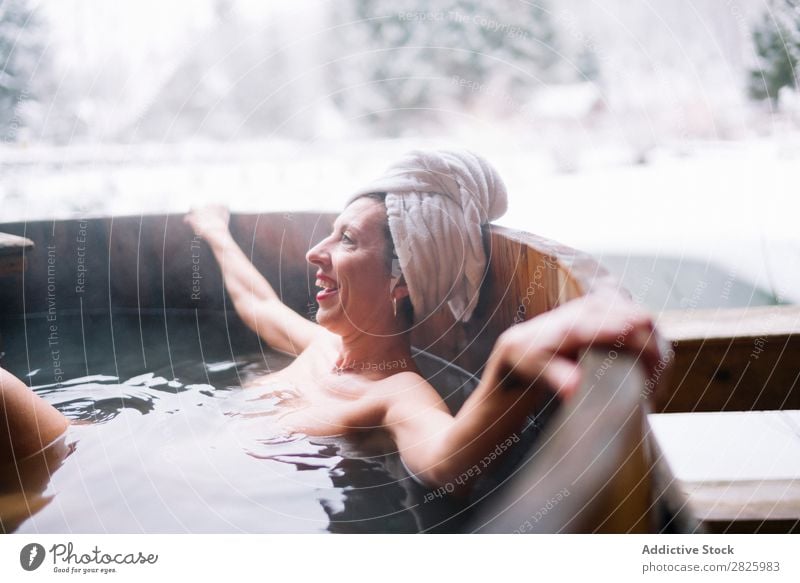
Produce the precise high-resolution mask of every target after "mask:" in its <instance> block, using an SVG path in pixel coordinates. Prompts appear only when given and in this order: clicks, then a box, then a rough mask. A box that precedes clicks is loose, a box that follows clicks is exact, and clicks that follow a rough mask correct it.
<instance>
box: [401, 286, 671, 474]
mask: <svg viewBox="0 0 800 583" xmlns="http://www.w3.org/2000/svg"><path fill="white" fill-rule="evenodd" d="M620 343H621V344H620ZM597 345H599V346H612V345H614V346H615V347H616V349H617V350H626V351H628V352H629V353H631V354H633V355H638V356H639V357H640V358H641V359H642V360H643V362H644V364H645V366H646V367H647V368H648V369H649V370H653V369H655V367H656V366H657V364H658V360H659V358H660V353H659V348H658V346H657V336H656V332H655V329H654V327H653V323H652V320H651V318H650V316H649V315H647V314H646V313H645V312H643V311H642V310H640V309H639V308H638V307H637V306H635V305H634V304H633V303H632V302H630V301H629V300H627V299H625V298H623V297H622V296H618V295H616V294H603V295H589V296H585V297H583V298H579V299H576V300H573V301H571V302H568V303H566V304H564V305H563V306H561V307H559V308H556V309H554V310H552V311H550V312H547V313H545V314H542V315H541V316H538V317H536V318H534V319H532V320H529V321H527V322H524V323H522V324H518V325H516V326H513V327H511V328H509V329H508V330H507V331H506V332H504V333H503V334H502V335H501V337H500V338H499V339H498V341H497V343H496V344H495V347H494V349H493V351H492V353H491V355H490V357H489V359H488V361H487V365H486V368H485V369H484V374H483V376H482V378H481V382H480V383H479V385H478V387H477V388H476V389H475V391H474V392H473V393H472V394H471V395H470V397H469V398H468V399H467V401H466V402H465V403H464V405H463V407H462V408H461V410H460V411H459V412H458V414H457V415H456V416H455V417H452V416H450V415H449V414H446V413H443V412H442V411H441V409H440V408H434V407H431V406H427V407H425V408H424V410H420V409H417V410H416V411H415V410H414V408H415V407H418V403H415V404H411V403H408V401H409V400H405V402H404V401H403V400H398V403H397V404H396V405H395V406H394V407H392V408H394V409H395V410H394V411H392V410H391V409H392V408H390V409H389V411H388V413H387V427H388V428H389V430H390V431H392V433H393V434H394V437H395V440H396V443H397V444H398V448H399V450H400V452H401V455H402V456H403V459H404V461H405V463H406V466H408V468H409V469H410V470H411V471H412V472H414V473H415V474H416V475H417V476H418V477H420V478H422V479H423V480H424V481H426V482H427V483H429V484H430V485H432V486H441V485H444V484H447V483H452V481H453V480H454V479H455V478H456V477H458V476H459V475H461V474H462V473H463V472H464V471H466V470H468V469H469V468H471V467H473V466H474V465H475V464H477V463H478V462H479V461H480V460H481V459H483V458H484V457H485V456H486V455H487V454H488V453H490V452H491V451H493V450H494V449H495V448H496V446H497V445H499V444H500V443H502V442H504V441H505V440H506V439H508V438H509V437H510V436H512V435H513V434H514V432H516V431H519V430H520V428H521V427H522V425H523V423H524V421H525V419H526V417H527V416H528V415H529V414H530V413H531V411H532V410H533V409H534V407H535V406H536V405H537V404H538V403H539V402H540V400H541V399H542V398H543V395H545V394H546V393H547V392H548V391H552V392H555V393H556V394H557V395H558V396H559V397H561V398H569V397H570V396H572V394H574V393H575V391H576V390H577V389H578V387H579V386H580V382H581V371H580V367H579V365H578V359H579V353H580V351H581V350H583V349H585V348H588V347H589V346H597Z"/></svg>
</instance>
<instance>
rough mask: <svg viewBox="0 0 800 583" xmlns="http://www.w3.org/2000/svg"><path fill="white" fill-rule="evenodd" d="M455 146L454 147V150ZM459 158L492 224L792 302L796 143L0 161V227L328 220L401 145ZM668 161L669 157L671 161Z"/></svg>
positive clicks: (139, 152) (242, 149)
mask: <svg viewBox="0 0 800 583" xmlns="http://www.w3.org/2000/svg"><path fill="white" fill-rule="evenodd" d="M456 142H457V143H456ZM455 145H461V146H466V147H471V148H473V149H474V150H476V151H478V152H480V153H482V154H483V155H485V156H486V157H487V158H488V159H489V160H491V161H492V162H493V163H494V164H495V165H496V166H497V167H498V169H499V170H500V173H501V175H502V176H503V177H504V179H505V181H506V183H507V185H508V189H509V193H510V194H509V197H510V198H509V211H508V213H507V214H506V215H505V216H504V217H503V218H502V219H500V220H499V221H497V222H498V223H499V224H501V225H504V226H508V227H514V228H518V229H523V230H526V231H530V232H533V233H537V234H539V235H543V236H546V237H549V238H552V239H555V240H558V241H561V242H563V243H566V244H568V245H571V246H573V247H576V248H579V249H582V250H585V251H588V252H591V253H603V252H610V253H616V254H623V255H624V254H632V255H653V256H672V257H677V258H682V257H683V258H687V259H688V258H692V259H697V260H700V261H703V262H709V263H710V262H714V263H717V264H719V265H720V266H721V268H722V269H723V270H726V271H735V272H736V273H737V275H738V276H739V277H744V278H746V279H749V280H751V281H753V282H754V283H756V284H757V285H758V286H760V287H762V288H764V289H767V290H773V291H774V292H777V293H778V294H779V295H780V296H781V297H783V298H784V299H785V300H786V301H792V302H800V237H798V235H797V223H798V218H800V212H799V211H800V197H799V196H798V195H800V193H799V192H798V189H797V184H798V178H800V172H798V168H800V165H798V161H799V160H800V140H799V139H798V138H797V137H794V138H783V139H781V140H776V139H769V140H766V139H765V140H757V139H751V140H748V141H741V142H726V143H714V142H697V143H692V144H689V145H688V146H687V144H682V145H681V148H680V149H679V150H678V149H677V148H673V149H668V148H662V149H660V150H654V151H652V152H651V153H650V155H649V158H648V162H647V163H646V164H639V165H636V164H632V163H631V162H630V160H629V159H628V157H626V155H625V152H624V151H623V150H618V149H617V150H615V149H614V148H613V147H610V146H609V147H606V146H607V145H601V144H594V145H592V146H591V147H590V148H586V149H584V151H582V152H576V153H574V155H575V157H576V159H578V160H579V162H578V163H577V167H578V171H576V172H573V173H563V172H559V168H560V165H559V163H558V160H554V157H553V154H552V153H551V152H549V151H547V150H546V149H544V148H541V149H534V148H532V147H531V148H527V149H523V148H520V147H519V143H508V141H507V140H504V139H503V137H502V136H501V135H497V136H495V137H491V136H488V137H487V135H483V136H482V137H481V138H480V139H478V138H475V139H472V138H470V137H469V136H460V137H459V138H451V139H448V140H436V139H427V140H419V139H414V140H387V141H367V140H365V141H348V142H346V143H345V142H333V143H330V142H329V143H326V142H314V143H301V142H291V141H286V142H281V141H271V142H253V143H234V144H219V143H193V144H180V145H150V146H148V145H137V146H130V147H128V146H97V147H91V146H79V145H74V146H69V147H65V148H57V147H39V148H27V149H11V148H6V149H3V150H0V176H2V179H1V180H0V201H2V204H1V206H0V222H11V221H20V220H37V219H55V218H67V217H78V216H102V215H114V216H118V215H131V214H141V213H144V214H153V213H162V212H172V213H182V212H185V211H187V210H188V209H189V208H190V207H191V206H196V205H201V204H206V203H211V202H221V203H224V204H227V205H228V206H230V207H231V209H232V210H234V211H247V212H269V211H292V210H294V211H302V210H324V211H338V210H339V209H341V207H342V204H343V202H344V200H345V198H346V196H347V194H348V193H349V192H350V191H352V190H353V189H354V188H355V187H356V186H358V185H360V184H362V183H364V182H365V181H367V180H369V179H370V178H372V177H374V176H376V175H377V174H378V173H380V172H381V170H382V169H383V168H384V167H385V166H386V165H387V164H388V163H390V162H391V161H392V160H393V159H394V158H395V157H397V156H398V155H400V154H401V153H403V152H405V151H406V150H408V149H410V148H415V147H434V146H455ZM676 152H679V153H676Z"/></svg>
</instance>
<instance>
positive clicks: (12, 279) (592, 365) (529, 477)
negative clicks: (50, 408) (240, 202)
mask: <svg viewBox="0 0 800 583" xmlns="http://www.w3.org/2000/svg"><path fill="white" fill-rule="evenodd" d="M333 219H334V215H332V214H319V213H289V214H285V213H275V214H260V215H254V214H238V215H233V216H232V217H231V231H232V233H233V235H234V238H235V239H236V240H237V242H238V243H239V244H240V246H241V247H242V249H243V250H244V251H245V253H246V254H247V255H248V256H249V257H250V258H251V260H252V261H253V263H254V264H255V265H256V267H257V268H258V269H259V270H260V271H261V272H262V273H263V274H264V275H265V276H266V277H267V278H268V279H269V281H270V282H271V283H272V285H273V287H274V288H275V290H276V291H277V293H278V294H279V295H280V296H281V297H282V299H283V301H284V302H285V303H286V304H288V305H289V306H290V307H292V308H293V309H295V310H296V311H297V312H299V313H300V314H303V315H305V316H306V317H309V318H313V313H314V305H315V303H314V299H313V294H314V286H313V282H314V278H313V271H312V270H311V269H310V266H309V265H308V264H307V263H306V261H305V253H306V251H307V250H308V249H309V247H310V246H311V245H312V244H313V243H315V242H316V241H318V240H319V239H321V238H322V237H323V236H325V235H327V234H328V233H329V232H330V228H331V225H332V222H333ZM0 231H2V232H5V233H9V234H12V235H18V236H21V237H25V238H27V239H30V240H31V241H33V242H34V243H35V247H33V248H32V249H31V248H20V251H19V254H20V255H21V256H22V255H24V257H16V258H9V259H8V261H7V264H8V265H9V267H8V268H7V269H5V270H2V269H0V278H1V279H2V285H0V341H2V342H3V345H2V347H0V351H3V352H4V353H5V357H4V360H3V366H5V367H7V368H9V369H10V370H11V372H13V373H15V374H17V375H18V376H20V377H21V378H25V376H26V374H27V373H28V372H29V370H28V369H29V368H31V364H30V362H31V358H32V355H33V357H34V358H35V356H36V354H37V353H39V352H46V351H48V350H51V348H52V347H48V346H47V344H46V339H47V334H44V335H43V336H42V334H39V337H40V338H42V340H40V341H39V343H38V344H35V343H31V342H29V339H30V338H32V336H30V338H29V335H30V330H31V329H33V328H34V327H36V326H39V327H40V328H41V327H43V326H47V321H48V316H50V315H53V317H54V318H62V317H64V318H66V317H69V318H72V320H70V321H73V322H79V323H80V325H79V326H78V325H75V326H71V328H70V330H65V329H63V326H62V329H61V330H60V331H59V334H60V336H59V338H58V342H59V350H60V351H61V352H60V354H59V358H60V359H62V360H64V361H70V360H71V361H77V362H83V361H85V362H86V369H87V371H89V369H90V362H91V360H92V355H91V354H90V352H91V351H87V350H86V338H87V337H88V336H92V335H98V334H101V332H102V331H101V330H96V329H95V328H97V327H100V325H99V324H95V322H99V321H100V320H99V318H100V317H101V316H102V317H103V318H106V317H108V316H109V315H111V316H112V319H113V317H115V315H117V314H127V316H128V317H132V318H134V320H135V318H136V317H137V316H138V317H139V319H140V322H141V315H142V314H147V315H148V317H155V318H158V319H159V320H158V321H159V322H162V321H163V331H162V332H163V335H164V336H165V337H166V339H167V346H168V347H169V348H170V349H171V350H179V349H180V348H181V345H182V344H186V343H189V344H192V345H194V344H196V343H197V339H196V338H190V339H187V338H185V337H184V338H179V337H174V336H173V335H172V332H171V331H170V322H171V318H173V317H176V316H175V315H176V314H179V315H180V314H182V315H183V316H182V317H185V316H186V315H187V314H188V315H189V317H191V318H195V319H196V320H197V337H198V338H201V339H205V338H208V339H211V340H213V341H214V342H216V343H217V344H218V345H219V347H220V350H222V351H225V352H228V353H229V354H230V356H231V358H233V359H235V358H236V355H237V354H238V353H239V351H241V350H244V349H249V350H253V349H257V348H258V347H259V346H261V344H260V342H259V341H258V339H257V338H256V337H255V335H254V334H253V333H252V332H250V331H249V330H248V329H246V328H245V326H244V325H243V324H242V323H241V322H240V321H239V319H238V317H237V316H236V314H235V313H234V312H233V311H232V309H231V305H230V303H229V302H227V301H226V297H225V293H224V288H223V284H222V280H221V277H220V272H219V269H218V267H217V264H216V262H215V260H214V258H213V257H212V255H211V252H210V250H209V249H208V247H206V245H205V243H204V242H203V241H202V240H200V239H199V238H197V237H195V236H194V235H193V233H192V231H191V230H190V228H189V227H188V226H187V225H185V224H184V223H183V220H182V216H178V215H152V216H142V217H114V218H92V219H85V220H79V219H76V220H60V221H37V222H28V223H7V224H4V225H0ZM485 246H486V250H487V256H488V258H489V268H488V271H487V277H486V279H485V281H484V284H483V287H482V292H481V298H480V302H479V304H478V307H477V309H476V312H475V315H474V317H473V319H472V320H471V321H470V322H469V323H467V324H462V323H457V322H455V321H454V320H453V318H452V316H451V315H450V314H449V312H446V311H441V312H440V313H437V314H435V315H434V316H433V317H431V318H430V319H428V320H427V321H426V322H425V323H424V325H422V326H420V327H418V328H417V329H416V330H415V332H414V335H413V344H414V346H415V347H416V348H417V349H418V350H420V351H421V353H420V356H419V358H420V359H422V360H424V359H425V358H428V357H429V360H428V361H426V362H428V363H429V364H428V365H426V366H427V367H428V368H427V370H432V371H433V372H432V374H433V375H434V376H436V375H441V376H440V378H438V379H436V380H434V379H432V380H431V382H432V384H434V386H436V387H437V389H438V390H440V392H442V394H443V396H445V397H446V399H447V402H448V404H449V405H450V407H451V408H453V409H457V408H458V406H460V403H461V402H463V399H464V398H465V397H466V395H467V394H468V392H469V390H471V389H472V388H474V382H472V383H469V382H460V383H456V385H455V387H454V386H453V384H452V382H451V381H450V380H448V379H449V376H448V375H450V376H452V377H453V378H455V377H456V376H458V377H459V378H461V379H462V381H463V379H464V378H472V379H473V380H474V379H475V377H474V376H472V377H471V375H480V373H481V370H482V367H483V365H484V363H485V362H486V358H487V355H488V354H489V352H490V350H491V348H492V346H493V344H494V342H495V340H496V339H497V337H498V335H499V334H500V333H501V332H502V331H503V330H505V329H506V328H508V327H509V326H511V325H513V324H514V323H516V322H519V321H521V320H524V319H529V318H532V317H534V316H536V315H537V314H540V313H542V312H544V311H547V310H550V309H552V308H554V307H556V306H558V305H560V304H562V303H563V302H565V301H568V300H570V299H573V298H575V297H578V296H580V295H583V294H586V293H589V292H591V291H593V290H596V289H599V288H601V287H613V288H617V286H618V284H617V283H616V281H615V280H614V279H613V278H612V277H611V276H610V275H609V274H608V273H607V272H606V271H605V270H604V269H603V268H602V267H601V266H600V265H598V264H597V263H596V262H595V261H594V260H593V259H592V258H591V257H589V256H587V255H585V254H583V253H581V252H578V251H576V250H574V249H570V248H568V247H565V246H563V245H560V244H557V243H554V242H552V241H549V240H546V239H543V238H541V237H537V236H535V235H532V234H529V233H524V232H519V231H513V230H509V229H505V228H500V227H496V226H491V227H489V228H487V229H486V231H485ZM9 257H10V256H9ZM23 258H24V262H22V261H20V260H21V259H23ZM23 263H24V266H25V269H22V266H23ZM15 266H16V267H15ZM199 315H214V318H213V321H214V322H216V324H215V325H212V324H209V323H208V322H209V321H210V320H208V319H202V318H200V317H199ZM37 318H38V319H37ZM62 321H64V320H62ZM103 321H105V320H103ZM103 326H105V324H103ZM44 331H45V332H46V329H44ZM20 334H23V335H24V336H23V337H22V338H21V337H20ZM139 336H141V338H140V337H139ZM145 336H146V334H145V333H144V332H143V331H142V330H141V326H140V330H137V329H136V327H135V326H134V327H132V328H130V329H128V330H126V332H125V333H124V334H118V335H116V336H112V337H111V338H110V340H108V339H104V338H105V337H104V336H103V337H101V338H100V339H99V340H97V341H96V343H99V344H100V345H108V344H109V343H110V344H111V346H110V348H109V349H110V350H111V351H112V352H113V354H114V356H115V358H116V356H117V355H118V354H121V353H123V352H125V351H130V350H134V351H136V350H141V352H142V356H146V355H145V352H146V350H147V342H146V339H145ZM211 340H209V342H210V341H211ZM201 344H202V343H201ZM140 345H141V346H140ZM200 348H201V349H202V348H203V346H202V345H201V347H200ZM51 352H52V351H51ZM606 356H607V355H606V354H604V353H603V351H596V352H595V351H590V352H589V353H588V354H587V357H586V358H585V363H584V364H585V367H586V374H585V382H584V386H583V388H582V389H581V392H580V393H579V394H578V395H577V396H576V398H575V399H573V400H572V401H571V402H570V403H569V404H567V405H566V406H563V407H561V408H560V409H559V410H558V411H556V412H555V413H554V414H553V415H551V416H550V418H549V421H548V422H547V425H546V426H545V428H544V434H543V435H542V436H541V438H540V440H539V441H538V442H537V445H536V446H535V447H534V448H532V449H531V450H530V451H529V452H527V453H526V454H525V456H524V457H523V458H522V459H521V460H520V461H519V463H518V464H517V466H516V468H515V469H514V471H512V472H511V473H510V476H509V478H508V479H507V480H505V481H504V483H502V484H501V485H499V486H498V487H497V488H493V489H491V491H488V492H486V493H485V494H484V495H482V499H481V500H480V501H479V502H480V508H479V510H478V511H476V512H475V513H474V515H473V516H472V517H471V518H470V520H469V521H468V522H467V523H465V524H461V525H460V526H459V527H458V529H459V530H466V531H482V532H644V531H649V530H656V529H657V528H658V525H657V524H656V522H654V519H653V517H652V513H651V511H650V508H651V507H652V504H651V502H652V500H651V496H652V494H651V492H650V483H649V472H648V466H647V460H646V457H645V451H644V447H643V427H644V423H643V421H644V417H643V416H644V412H645V406H646V400H644V399H642V396H643V394H644V395H646V392H645V391H644V387H645V384H644V377H643V374H642V372H641V371H640V369H639V367H638V366H636V365H635V364H634V362H633V360H632V359H630V358H627V357H620V358H616V359H614V362H613V363H612V364H611V366H610V368H609V365H608V362H607V361H608V359H607V358H606ZM48 358H50V357H49V356H48ZM604 359H605V360H606V363H605V364H603V361H604ZM44 362H46V363H47V365H48V366H50V367H52V368H53V370H52V371H51V370H49V369H48V370H47V371H45V372H46V374H47V375H50V376H52V377H53V378H54V379H56V381H57V376H58V375H57V372H56V370H55V369H56V368H57V365H58V364H59V362H60V361H53V359H52V358H50V359H49V360H47V359H45V360H44ZM430 363H440V364H441V363H444V365H442V366H439V365H436V366H433V367H431V365H430ZM601 365H603V367H604V368H603V374H602V375H598V374H594V373H593V370H597V369H599V367H600V366H601ZM437 367H438V369H437ZM423 369H424V370H425V367H423ZM434 369H436V370H434ZM448 371H449V372H448ZM450 373H452V374H450ZM40 374H42V373H40ZM453 375H455V376H453ZM109 528H110V529H111V530H113V528H114V526H113V525H111V526H110V527H109Z"/></svg>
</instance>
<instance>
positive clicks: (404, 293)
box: [392, 275, 409, 300]
mask: <svg viewBox="0 0 800 583" xmlns="http://www.w3.org/2000/svg"><path fill="white" fill-rule="evenodd" d="M408 296H409V291H408V286H407V285H406V279H405V277H403V276H402V275H401V276H400V279H399V280H397V285H395V286H394V289H393V290H392V297H393V298H395V299H397V300H402V299H403V298H407V297H408Z"/></svg>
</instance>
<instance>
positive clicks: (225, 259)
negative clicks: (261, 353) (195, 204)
mask: <svg viewBox="0 0 800 583" xmlns="http://www.w3.org/2000/svg"><path fill="white" fill-rule="evenodd" d="M228 218H229V214H228V211H227V210H226V209H224V208H223V207H206V208H202V209H197V210H193V211H192V212H191V213H189V214H188V215H186V218H185V221H186V222H187V223H189V224H190V225H191V226H192V228H193V229H194V232H195V233H196V234H198V235H200V236H201V237H202V238H203V239H205V241H206V242H207V243H208V245H209V246H210V247H211V251H212V252H213V253H214V257H215V258H216V260H217V262H218V263H219V266H220V269H221V271H222V279H223V281H224V282H225V289H227V290H228V296H229V297H230V299H231V302H232V303H233V307H234V309H235V310H236V313H237V314H239V317H240V318H241V319H242V320H243V321H244V323H245V324H246V325H247V326H248V327H249V328H250V329H251V330H253V331H254V332H255V333H256V334H258V335H259V336H260V337H261V338H263V339H264V341H265V342H266V343H267V344H269V345H270V346H272V347H273V348H276V349H278V350H281V351H283V352H287V353H289V354H300V353H301V352H302V351H303V350H305V349H306V347H308V345H309V344H311V342H312V341H313V340H314V339H315V338H317V337H318V336H319V335H320V334H321V333H323V331H324V329H323V328H322V327H321V326H319V325H318V324H315V323H314V322H311V321H309V320H306V319H305V318H303V317H302V316H301V315H300V314H298V313H297V312H295V311H294V310H292V309H291V308H289V307H288V306H287V305H286V304H284V303H283V302H282V301H281V299H280V298H279V297H278V294H276V293H275V290H273V289H272V286H271V285H270V284H269V282H268V281H267V280H266V278H264V276H263V275H261V273H259V271H258V270H257V269H256V268H255V266H254V265H253V264H252V263H251V262H250V260H249V259H248V258H247V256H246V255H245V254H244V252H243V251H242V250H241V249H240V248H239V246H238V245H237V244H236V241H234V240H233V237H232V236H231V233H230V231H229V230H228Z"/></svg>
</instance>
